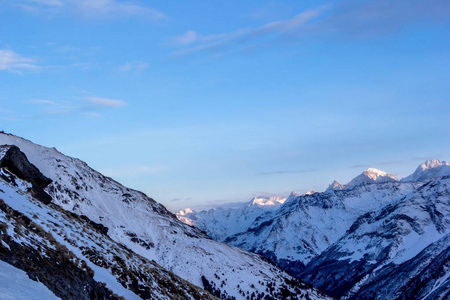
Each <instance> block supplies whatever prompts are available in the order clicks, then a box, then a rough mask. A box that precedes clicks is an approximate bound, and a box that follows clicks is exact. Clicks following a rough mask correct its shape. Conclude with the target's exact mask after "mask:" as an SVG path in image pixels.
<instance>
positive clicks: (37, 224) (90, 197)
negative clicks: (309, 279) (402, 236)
mask: <svg viewBox="0 0 450 300" xmlns="http://www.w3.org/2000/svg"><path fill="white" fill-rule="evenodd" d="M0 145H3V146H1V147H0V226H1V228H0V233H1V244H0V260H1V261H3V263H7V264H8V265H10V266H8V267H9V268H12V269H11V270H14V274H17V277H15V278H22V277H23V276H22V275H21V274H22V273H20V272H22V271H23V272H26V274H27V275H28V277H29V278H30V279H31V280H34V281H37V282H40V283H41V284H43V285H44V286H45V287H42V285H40V286H39V287H38V288H37V289H38V291H39V293H43V294H46V293H48V292H49V291H50V292H51V293H53V294H54V295H55V296H57V297H59V298H62V299H120V298H121V297H122V298H125V299H215V298H216V297H217V298H221V299H263V298H264V299H281V298H290V299H302V298H309V299H328V297H327V296H325V295H324V294H322V293H321V292H319V291H317V290H316V289H314V288H313V287H312V285H310V284H306V283H304V282H303V281H301V280H299V279H296V278H295V277H293V276H291V275H289V274H288V273H287V272H285V271H283V270H282V269H280V268H279V267H277V266H275V265H273V264H271V263H269V262H267V261H266V260H265V259H264V258H263V257H261V256H259V255H257V254H253V253H249V252H247V251H244V250H241V249H239V248H236V247H233V246H230V245H227V244H223V243H220V242H217V241H215V240H213V239H211V238H210V237H209V236H208V235H206V234H205V233H204V232H202V231H201V230H199V229H197V228H195V227H192V226H189V225H186V224H184V223H182V222H181V221H179V220H178V219H177V217H176V216H175V215H174V214H172V213H171V212H169V211H168V210H167V209H166V208H165V207H164V206H163V205H161V204H159V203H158V202H156V201H155V200H153V199H152V198H150V197H148V196H147V195H145V194H144V193H142V192H139V191H136V190H132V189H130V188H127V187H125V186H123V185H121V184H120V183H118V182H116V181H115V180H113V179H111V178H109V177H106V176H104V175H102V174H100V173H99V172H97V171H95V170H93V169H91V168H90V167H89V166H88V165H87V164H86V163H84V162H82V161H81V160H79V159H76V158H71V157H68V156H65V155H64V154H62V153H60V152H59V151H57V150H56V149H55V148H47V147H44V146H40V145H37V144H34V143H32V142H30V141H28V140H25V139H23V138H20V137H17V136H14V135H11V134H6V133H3V132H2V133H0ZM1 275H2V274H0V276H1ZM3 275H4V274H3ZM20 276H22V277H20ZM16 283H18V286H23V285H25V284H27V283H26V282H25V283H24V282H16ZM10 292H12V291H10V290H9V291H8V293H10ZM36 295H38V294H36ZM38 299H39V298H38Z"/></svg>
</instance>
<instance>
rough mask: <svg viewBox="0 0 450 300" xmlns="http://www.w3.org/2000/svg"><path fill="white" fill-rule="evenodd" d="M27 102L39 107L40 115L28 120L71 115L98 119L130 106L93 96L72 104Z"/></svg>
mask: <svg viewBox="0 0 450 300" xmlns="http://www.w3.org/2000/svg"><path fill="white" fill-rule="evenodd" d="M27 102H28V103H30V104H34V105H36V106H37V107H38V113H36V114H34V115H32V116H28V117H27V118H30V117H45V116H55V115H71V114H79V115H83V116H88V117H97V118H98V117H101V116H102V114H101V112H103V111H104V110H107V109H117V108H121V107H124V106H126V105H128V103H127V102H125V101H123V100H117V99H108V98H102V97H93V96H91V97H86V98H84V99H81V100H78V101H71V102H57V101H53V100H47V99H32V100H29V101H27ZM23 118H26V117H23Z"/></svg>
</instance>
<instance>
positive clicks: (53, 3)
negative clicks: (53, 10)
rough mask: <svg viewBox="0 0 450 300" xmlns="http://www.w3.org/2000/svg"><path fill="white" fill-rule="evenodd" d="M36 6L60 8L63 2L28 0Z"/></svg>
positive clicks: (58, 0) (56, 0)
mask: <svg viewBox="0 0 450 300" xmlns="http://www.w3.org/2000/svg"><path fill="white" fill-rule="evenodd" d="M30 1H31V2H34V3H36V4H40V5H45V6H56V7H59V6H62V5H63V2H62V1H61V0H30Z"/></svg>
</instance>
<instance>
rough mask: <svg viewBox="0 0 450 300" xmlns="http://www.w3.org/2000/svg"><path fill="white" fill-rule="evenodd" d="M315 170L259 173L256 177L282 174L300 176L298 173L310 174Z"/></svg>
mask: <svg viewBox="0 0 450 300" xmlns="http://www.w3.org/2000/svg"><path fill="white" fill-rule="evenodd" d="M316 171H317V170H316V169H307V170H290V171H289V170H280V171H270V172H261V173H258V175H283V174H300V173H312V172H316Z"/></svg>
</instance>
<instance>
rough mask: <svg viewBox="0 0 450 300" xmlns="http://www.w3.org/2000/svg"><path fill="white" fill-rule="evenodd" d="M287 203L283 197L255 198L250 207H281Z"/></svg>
mask: <svg viewBox="0 0 450 300" xmlns="http://www.w3.org/2000/svg"><path fill="white" fill-rule="evenodd" d="M284 201H286V198H283V197H263V196H260V197H254V198H253V199H252V201H251V203H250V205H249V206H253V205H257V206H279V205H281V204H283V203H284Z"/></svg>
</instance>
